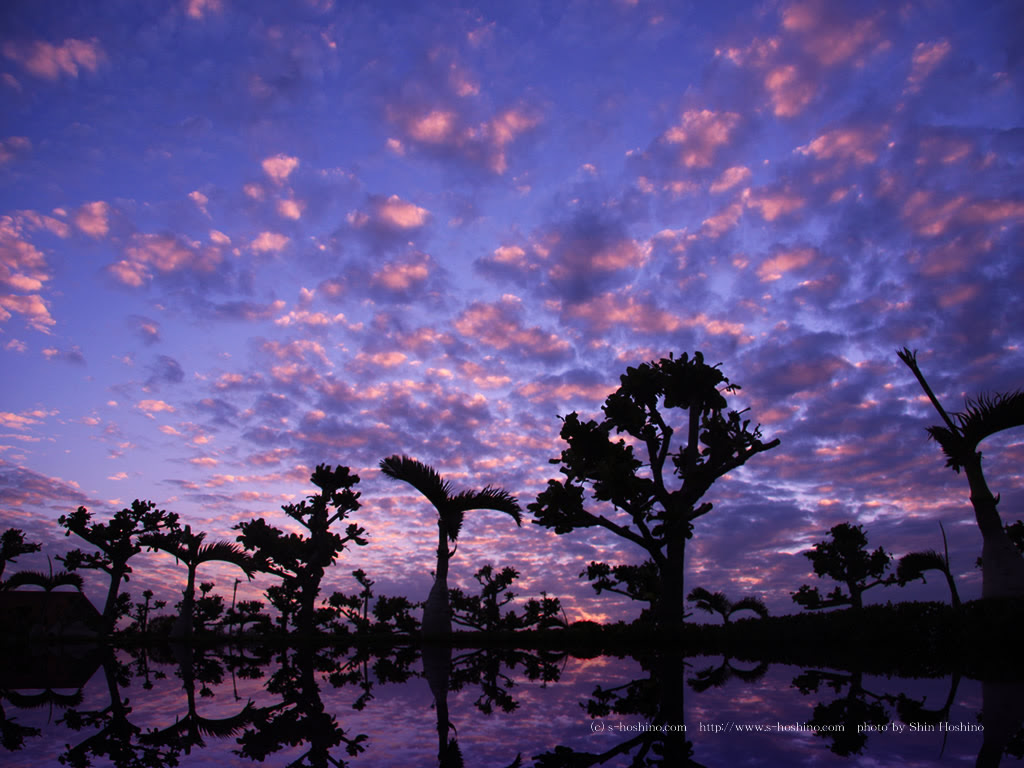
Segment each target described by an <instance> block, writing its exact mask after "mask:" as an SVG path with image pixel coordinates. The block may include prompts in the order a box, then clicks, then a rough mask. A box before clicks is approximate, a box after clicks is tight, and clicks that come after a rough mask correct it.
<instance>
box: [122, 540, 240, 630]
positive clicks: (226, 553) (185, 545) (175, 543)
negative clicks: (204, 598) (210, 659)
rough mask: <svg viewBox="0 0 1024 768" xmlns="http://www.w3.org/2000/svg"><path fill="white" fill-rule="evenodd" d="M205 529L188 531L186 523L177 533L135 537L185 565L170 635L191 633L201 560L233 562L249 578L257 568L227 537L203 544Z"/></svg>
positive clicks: (202, 561) (204, 561)
mask: <svg viewBox="0 0 1024 768" xmlns="http://www.w3.org/2000/svg"><path fill="white" fill-rule="evenodd" d="M205 538H206V533H204V532H202V531H200V532H199V533H192V526H189V525H186V526H185V529H184V530H183V531H180V532H177V533H171V534H167V533H154V534H148V535H145V536H140V537H139V542H140V543H141V544H143V545H144V546H147V547H151V548H153V549H160V550H163V551H164V552H168V553H170V554H172V555H174V558H175V560H181V561H182V562H183V563H185V566H186V567H187V568H188V581H187V582H186V584H185V592H184V598H183V600H182V601H181V610H180V612H179V613H178V618H177V619H176V620H175V622H174V626H173V627H172V628H171V635H170V636H171V637H172V638H177V639H180V638H190V637H192V609H193V606H194V605H195V596H196V570H197V569H198V568H199V566H200V565H201V564H203V563H208V562H210V561H213V560H219V561H221V562H224V563H231V564H233V565H237V566H238V567H239V568H241V569H242V571H243V572H244V573H245V575H246V576H247V577H248V578H249V579H252V577H253V574H255V573H257V572H258V571H259V570H260V566H259V564H258V563H257V562H256V560H254V559H253V558H252V557H250V556H249V555H247V554H246V553H245V552H244V551H243V550H242V548H241V547H239V546H238V545H237V544H233V543H232V542H229V541H217V542H214V543H213V544H203V540H204V539H205Z"/></svg>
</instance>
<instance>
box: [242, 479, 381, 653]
mask: <svg viewBox="0 0 1024 768" xmlns="http://www.w3.org/2000/svg"><path fill="white" fill-rule="evenodd" d="M310 481H311V482H312V483H313V485H315V486H317V487H318V488H319V489H320V492H319V493H316V494H314V495H312V496H310V497H309V498H308V500H303V501H301V502H299V503H298V504H287V505H285V506H284V507H282V509H283V510H284V512H285V514H286V515H288V517H290V518H292V519H293V520H295V521H296V522H298V523H300V524H301V525H302V526H303V527H305V529H306V530H307V531H308V532H309V535H308V536H302V535H300V534H297V533H289V534H286V533H284V532H283V531H281V530H280V529H278V528H274V527H273V526H271V525H267V522H266V521H265V520H263V519H258V520H250V521H249V522H246V523H239V524H238V525H236V526H235V528H234V530H237V531H240V532H241V533H240V534H239V536H238V541H239V542H240V543H241V544H242V546H243V547H244V548H245V550H246V551H249V552H255V553H256V554H255V560H256V562H257V563H258V566H259V568H260V569H261V570H264V571H266V572H268V573H273V574H275V575H277V576H279V577H281V579H282V584H281V586H280V588H279V589H277V590H275V588H274V587H271V588H270V589H268V590H267V597H268V598H269V599H271V601H275V605H277V607H278V608H279V609H281V608H289V609H293V610H288V611H287V612H286V611H282V616H283V617H285V621H288V620H291V621H293V622H294V625H295V628H296V629H298V631H299V632H301V633H303V634H312V632H313V631H314V628H315V625H316V598H317V595H318V594H319V593H320V582H321V580H323V577H324V571H325V570H326V569H327V568H328V567H329V566H331V565H333V564H334V561H335V560H336V559H337V557H338V555H339V554H340V553H341V552H342V550H344V549H345V547H346V546H348V545H349V544H356V545H358V546H363V545H365V544H366V539H364V538H363V534H365V533H366V531H365V530H363V529H362V528H360V527H359V526H358V525H356V524H355V523H350V524H349V525H348V526H347V527H346V528H345V535H344V536H342V535H340V534H337V533H335V532H334V531H332V530H330V528H331V526H332V525H333V524H334V523H337V522H339V521H343V520H345V519H346V518H347V517H348V514H349V513H350V512H354V511H355V510H357V509H359V506H360V505H359V493H357V492H356V491H354V490H352V489H353V487H354V486H355V485H356V484H357V483H358V482H359V476H358V475H353V474H351V472H350V470H349V468H348V467H344V466H338V467H337V468H335V469H333V470H332V469H331V468H330V467H329V466H328V465H326V464H320V465H318V466H317V468H316V470H315V471H314V472H313V474H312V476H311V477H310ZM307 501H308V503H307ZM275 596H276V598H275ZM285 626H286V625H285Z"/></svg>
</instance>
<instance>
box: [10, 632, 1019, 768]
mask: <svg viewBox="0 0 1024 768" xmlns="http://www.w3.org/2000/svg"><path fill="white" fill-rule="evenodd" d="M46 663H47V662H46V661H45V657H38V658H34V659H30V660H25V661H24V664H25V665H27V667H23V669H28V670H29V673H28V674H26V675H22V678H26V677H27V678H31V677H32V674H31V671H32V670H33V669H42V668H43V667H44V666H45V664H46ZM93 666H94V667H95V668H94V669H92V668H91V667H93ZM73 670H74V672H73V673H68V672H67V671H65V672H64V673H62V674H64V676H65V678H69V677H73V674H78V675H79V676H81V677H83V678H84V677H87V678H88V681H87V682H85V683H84V685H81V687H80V688H79V687H76V686H75V685H72V686H71V687H65V688H50V689H44V688H35V689H32V688H27V687H25V679H22V680H20V682H18V681H16V682H15V683H14V684H16V685H18V686H20V687H18V688H12V687H10V685H11V678H10V676H8V680H7V683H6V684H7V685H8V687H5V688H4V689H3V690H0V696H2V697H3V698H2V701H0V704H2V709H3V712H2V714H3V746H2V747H0V764H2V765H4V766H6V767H7V768H20V767H21V766H26V767H27V766H32V767H33V768H36V767H37V766H47V765H54V766H56V765H61V764H64V765H72V766H90V765H91V766H109V765H124V766H161V765H186V766H218V767H223V766H255V765H260V764H262V765H267V766H289V765H308V766H338V765H348V766H352V767H353V768H357V767H358V766H377V765H402V766H419V765H436V764H444V765H459V764H460V763H459V759H461V761H462V763H461V764H465V765H472V766H498V767H502V766H511V765H522V766H531V765H537V766H545V767H546V766H570V765H573V766H581V765H602V766H630V765H658V764H662V763H660V762H659V760H664V764H666V765H673V766H678V765H687V764H689V765H702V766H708V767H709V768H710V766H726V765H728V766H736V765H767V766H773V765H779V766H783V765H785V766H800V765H814V766H829V765H848V766H854V765H856V766H876V765H892V764H900V765H909V766H916V765H921V766H924V765H964V764H966V765H971V764H974V763H975V762H976V761H977V760H978V758H979V754H981V753H982V746H983V743H984V740H985V738H986V737H988V739H989V747H988V749H989V750H991V751H994V752H996V753H999V754H1000V755H1002V754H1003V753H1005V752H1006V751H1007V750H1008V751H1009V755H1007V756H1004V757H1003V760H1004V761H1008V762H1014V761H1013V756H1019V754H1020V753H1021V751H1024V732H1021V731H1020V728H1021V724H1020V713H1019V707H1020V702H1021V701H1024V695H1022V691H1024V687H1021V686H1018V685H1010V686H1003V687H1002V688H999V689H998V690H997V687H994V686H992V685H991V684H986V685H985V686H983V685H982V683H980V682H978V681H976V680H971V679H968V678H958V677H955V676H946V677H942V678H929V679H904V678H899V677H894V676H886V675H878V674H866V673H856V672H850V671H846V670H839V669H829V668H821V667H814V668H804V667H799V666H792V665H784V664H771V665H769V664H759V663H757V662H749V661H743V662H740V661H736V660H727V659H724V658H722V657H689V658H686V659H684V658H683V657H682V656H681V655H676V654H666V655H663V656H661V657H639V658H634V657H631V656H626V657H623V658H619V657H615V656H596V657H594V658H578V657H576V656H572V655H568V654H563V653H559V652H543V653H541V652H536V651H509V650H477V649H453V650H452V651H451V658H450V661H449V658H448V649H436V648H435V649H430V650H428V651H427V653H426V658H425V657H424V654H421V653H420V651H419V650H417V649H401V650H400V651H399V652H397V653H391V654H384V655H373V654H369V653H365V654H359V653H357V652H356V651H353V650H349V651H345V652H338V653H334V652H328V651H321V652H319V653H318V654H316V655H310V654H308V653H307V654H300V653H297V652H295V651H284V652H281V651H276V652H257V651H252V650H247V651H245V653H244V654H243V653H239V652H238V651H233V652H220V651H217V652H214V651H208V652H203V653H198V652H197V653H194V654H193V655H192V657H191V659H190V658H189V657H188V656H187V655H184V654H183V655H181V656H180V657H179V658H174V657H172V656H169V655H167V656H163V657H160V656H154V655H152V654H150V655H144V654H142V653H135V654H132V653H129V652H127V651H115V652H113V653H112V654H110V656H109V657H108V658H107V659H106V660H105V663H102V664H100V663H98V662H97V660H91V659H88V658H84V659H79V660H76V662H75V663H74V665H73ZM50 679H51V680H54V681H55V682H66V680H64V681H61V680H59V679H57V678H55V677H53V676H51V678H50ZM435 693H436V695H435ZM119 701H120V703H118V702H119ZM989 701H990V703H989V707H988V709H987V712H988V713H989V714H988V715H987V716H986V717H985V722H984V723H982V722H981V721H980V720H979V717H980V713H981V711H982V708H983V704H985V703H986V702H989ZM1000 715H1001V716H1002V718H1003V720H1005V721H1006V722H1000ZM982 727H984V728H985V729H986V730H984V731H983V730H980V729H981V728H982ZM26 729H27V730H26ZM826 729H828V730H826ZM958 729H959V730H958ZM996 741H998V742H999V744H998V745H996V746H995V747H993V745H994V744H995V742H996ZM982 758H983V759H982V761H981V763H983V764H987V765H994V764H998V759H996V760H993V757H992V756H990V755H988V754H987V753H986V754H983V755H982ZM517 761H518V762H517ZM687 761H690V762H687Z"/></svg>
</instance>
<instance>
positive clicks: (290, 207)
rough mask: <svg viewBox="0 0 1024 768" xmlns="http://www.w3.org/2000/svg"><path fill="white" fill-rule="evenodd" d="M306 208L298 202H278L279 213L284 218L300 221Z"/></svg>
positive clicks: (290, 200)
mask: <svg viewBox="0 0 1024 768" xmlns="http://www.w3.org/2000/svg"><path fill="white" fill-rule="evenodd" d="M304 207H305V206H304V205H303V204H302V203H301V202H299V201H298V200H292V199H289V200H278V201H277V212H278V214H280V215H281V216H282V217H283V218H286V219H292V220H293V221H298V220H299V219H301V218H302V209H303V208H304Z"/></svg>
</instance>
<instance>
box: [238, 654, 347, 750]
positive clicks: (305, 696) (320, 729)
mask: <svg viewBox="0 0 1024 768" xmlns="http://www.w3.org/2000/svg"><path fill="white" fill-rule="evenodd" d="M279 663H280V666H279V668H278V670H277V671H276V672H275V673H274V674H273V675H271V677H270V679H269V680H268V681H267V691H268V692H270V693H273V694H276V695H278V696H280V697H281V701H280V703H278V704H276V705H272V706H269V707H261V708H258V709H256V710H255V711H254V712H253V716H252V726H251V727H249V728H247V729H246V730H245V731H244V732H243V733H242V734H241V735H240V736H239V737H238V744H239V747H240V748H239V749H238V750H235V754H237V755H239V756H241V757H244V758H246V759H249V760H253V761H256V762H259V763H264V762H266V760H267V758H268V757H269V756H270V755H273V754H275V753H277V752H279V751H280V750H282V749H284V748H286V747H292V748H294V747H303V748H305V751H304V752H303V753H302V754H301V755H300V756H299V757H298V759H295V760H292V761H291V762H290V763H289V765H291V766H296V768H299V767H300V766H309V768H327V766H329V765H330V766H335V768H340V766H344V765H347V763H346V761H345V760H343V759H341V758H340V757H339V756H338V754H337V748H339V747H341V748H343V749H344V751H345V754H346V755H348V756H349V757H354V756H356V755H358V754H360V753H361V752H363V750H364V749H365V742H366V739H367V736H366V735H365V734H359V735H356V736H349V735H348V734H346V733H345V731H344V729H342V728H341V726H339V725H338V721H337V719H336V718H335V717H334V716H333V715H331V714H330V713H329V712H327V711H326V708H325V707H324V703H323V700H322V699H321V697H320V686H319V685H318V684H317V673H318V672H327V671H329V670H333V669H334V668H336V666H337V662H336V661H335V660H334V659H333V658H331V657H330V656H329V653H328V652H327V651H324V650H313V649H309V648H307V649H305V650H304V651H294V650H292V651H288V650H285V651H282V652H281V654H280V656H279Z"/></svg>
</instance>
